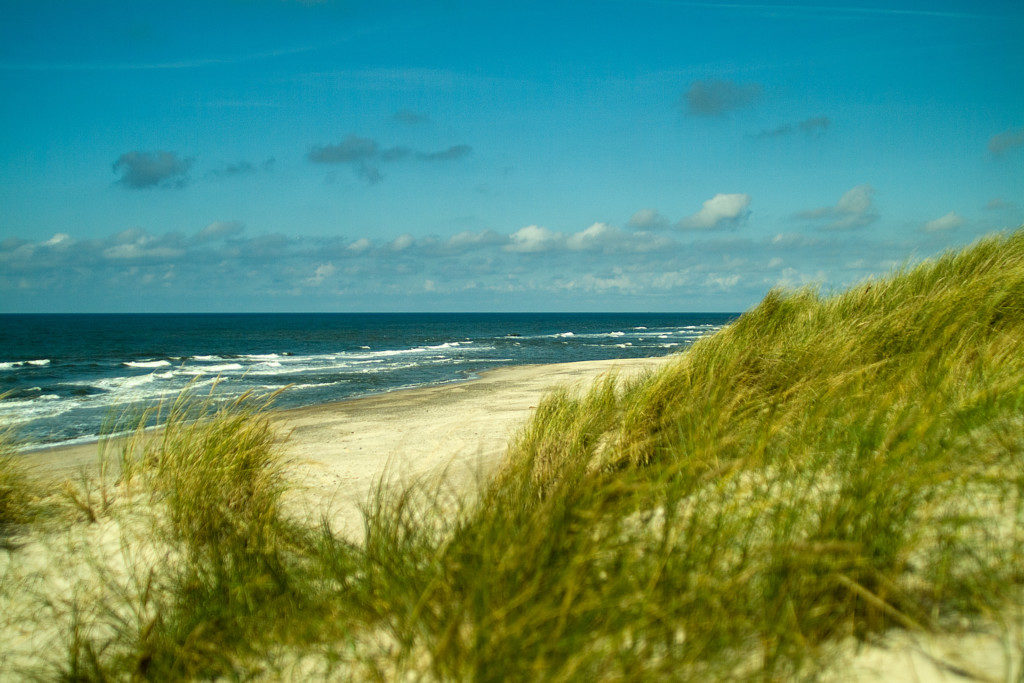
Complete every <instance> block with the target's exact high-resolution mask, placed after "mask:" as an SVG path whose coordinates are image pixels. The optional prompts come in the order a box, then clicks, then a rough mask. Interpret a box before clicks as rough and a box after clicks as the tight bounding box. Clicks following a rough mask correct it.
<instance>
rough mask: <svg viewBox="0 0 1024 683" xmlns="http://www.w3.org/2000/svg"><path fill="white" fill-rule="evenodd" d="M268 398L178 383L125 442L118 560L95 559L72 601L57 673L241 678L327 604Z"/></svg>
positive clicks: (297, 635)
mask: <svg viewBox="0 0 1024 683" xmlns="http://www.w3.org/2000/svg"><path fill="white" fill-rule="evenodd" d="M272 399H273V396H270V397H265V398H255V397H252V396H250V395H246V396H243V397H241V398H240V399H238V400H236V401H234V402H232V403H230V404H228V405H225V406H222V407H219V408H217V407H215V406H214V405H213V403H212V402H211V401H210V400H201V399H197V398H195V397H193V396H190V395H188V394H183V395H182V396H180V397H179V398H178V399H177V400H176V401H175V402H174V403H173V404H172V405H171V406H170V408H169V410H168V411H167V413H166V415H163V416H161V418H162V419H161V422H162V426H161V428H160V430H159V431H158V432H157V433H156V434H154V433H152V432H147V431H146V430H145V429H144V428H143V426H140V427H139V429H138V430H137V431H136V433H135V435H134V437H132V438H130V439H128V440H127V441H126V442H125V443H123V445H122V446H121V458H120V470H121V476H120V481H119V483H118V487H117V488H118V491H119V495H121V496H122V497H123V498H125V499H126V501H127V502H126V503H125V505H124V508H125V510H126V512H124V513H123V516H124V521H122V525H123V526H122V530H121V533H122V540H121V544H122V546H125V547H127V551H126V552H128V553H129V554H130V558H129V562H128V567H127V569H126V571H125V572H121V573H118V572H116V571H112V570H110V569H109V568H105V567H101V568H100V569H99V570H98V573H99V577H98V578H99V582H100V583H101V584H102V589H101V590H100V592H99V597H98V598H97V596H96V594H95V592H94V593H92V594H90V597H89V600H87V601H86V600H80V601H78V602H77V603H75V604H74V605H73V606H72V610H73V611H74V617H75V618H74V619H73V620H72V621H71V623H70V627H69V634H68V637H67V638H66V641H67V642H66V647H67V655H66V657H64V658H63V659H61V660H59V661H58V662H57V666H56V668H57V672H56V673H57V674H58V675H59V676H61V677H65V678H69V679H74V680H89V679H97V680H105V679H108V678H111V677H113V678H120V677H128V678H133V677H142V678H146V679H151V680H168V679H179V678H195V677H199V678H206V677H222V676H227V677H247V676H251V675H253V673H254V672H258V671H261V670H262V668H263V666H264V665H263V663H262V661H261V660H262V658H263V657H264V656H265V654H266V650H267V648H269V647H271V645H272V644H273V645H274V646H283V645H287V644H290V643H292V642H295V641H300V642H302V641H304V640H306V636H305V632H306V631H307V630H308V628H309V624H310V621H311V619H314V618H315V617H317V616H320V617H326V616H327V615H326V614H325V613H324V612H323V610H322V608H321V606H320V605H318V604H317V603H316V602H315V598H316V596H317V595H318V593H319V591H318V590H317V589H315V587H314V586H315V582H314V579H313V578H312V577H311V576H310V574H309V572H308V571H307V570H306V569H305V567H304V564H303V563H304V559H303V556H302V554H301V553H300V552H299V550H300V548H301V547H303V545H304V544H305V541H304V540H303V539H304V537H305V536H306V535H308V533H309V532H308V531H304V530H302V529H301V528H299V527H297V526H296V525H294V524H292V523H291V522H289V521H288V520H287V519H286V517H285V516H284V515H283V513H282V511H281V498H282V495H283V494H284V492H285V490H286V483H285V478H284V471H285V466H286V463H285V461H284V460H283V459H282V457H281V454H280V452H279V445H278V442H277V437H276V436H275V434H274V433H273V431H272V430H271V428H270V425H269V421H268V417H267V406H268V405H269V403H270V401H271V400H272ZM147 421H148V416H146V418H144V419H142V420H141V421H140V425H145V424H146V423H147ZM132 509H135V510H136V511H138V512H139V513H140V514H141V515H142V517H141V520H142V521H143V522H144V526H142V527H141V528H140V518H139V517H138V516H136V517H132V516H131V515H130V512H129V511H130V510H132ZM324 621H325V622H329V619H324ZM316 630H317V633H318V634H319V636H320V637H322V636H323V635H324V633H325V632H330V628H329V627H326V628H325V626H324V625H322V624H318V625H317V628H316Z"/></svg>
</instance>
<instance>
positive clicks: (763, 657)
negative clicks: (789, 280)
mask: <svg viewBox="0 0 1024 683" xmlns="http://www.w3.org/2000/svg"><path fill="white" fill-rule="evenodd" d="M1022 349H1024V231H1018V232H1016V233H1013V234H1010V235H1006V236H998V237H992V238H989V239H986V240H984V241H982V242H980V243H978V244H976V245H974V246H972V247H970V248H968V249H966V250H963V251H961V252H957V253H950V254H946V255H944V256H942V257H940V258H938V259H936V260H934V261H930V262H927V263H924V264H921V265H918V266H915V267H913V268H907V269H905V270H903V271H900V272H898V273H895V274H894V275H892V276H890V277H888V278H885V279H878V280H873V281H869V282H866V283H864V284H862V285H859V286H857V287H854V288H852V289H850V290H848V291H846V292H843V293H840V294H838V295H834V296H822V295H820V294H819V293H817V292H815V291H813V290H800V291H795V292H782V291H773V292H771V293H770V294H769V295H768V296H767V297H766V298H765V299H764V301H763V302H762V303H761V304H760V305H759V306H757V307H755V308H754V309H752V310H751V311H749V312H747V313H746V314H744V315H743V316H742V317H741V318H740V319H739V320H737V321H736V322H735V323H734V324H733V325H731V326H729V327H728V328H726V329H724V330H722V331H721V332H719V333H718V334H716V335H714V336H712V337H709V338H705V339H703V340H701V341H699V342H697V343H696V344H695V345H694V346H693V347H692V348H691V349H689V350H688V351H686V352H685V353H683V354H681V355H680V356H679V357H678V358H676V359H675V360H674V361H673V362H672V363H671V364H669V365H668V366H666V367H665V368H664V369H662V370H661V371H659V372H656V373H653V374H651V375H649V376H646V377H643V378H641V379H639V380H636V381H632V382H628V383H620V382H616V381H615V380H614V378H608V379H606V380H604V381H602V382H599V383H597V384H595V385H594V386H593V387H591V388H590V389H589V390H587V391H583V392H574V391H569V390H564V391H559V392H556V393H554V394H552V395H550V396H548V397H547V398H546V399H545V400H544V402H543V403H542V404H541V405H540V406H538V409H537V412H536V415H535V416H534V418H533V419H532V420H531V421H530V422H529V423H528V424H527V425H526V426H525V427H524V428H523V429H522V430H521V431H520V433H519V434H518V435H517V436H516V438H515V439H514V441H513V443H512V444H510V447H509V452H508V456H507V459H506V461H505V463H504V465H503V467H502V468H501V469H500V471H499V472H498V474H497V475H496V476H495V477H493V478H492V479H491V480H489V481H487V482H484V483H483V484H482V487H481V490H480V491H478V492H461V493H459V492H452V491H449V490H448V489H446V488H445V487H444V486H443V485H438V484H437V483H436V482H435V483H433V484H428V483H420V484H417V485H406V486H404V487H394V486H390V487H389V486H385V485H383V484H382V485H381V486H380V487H379V488H378V489H377V490H376V492H375V494H374V495H373V496H372V497H371V500H370V502H369V503H368V504H367V507H366V509H365V515H364V518H365V538H364V540H363V542H362V543H359V544H355V543H352V542H349V541H346V540H344V539H342V538H340V537H338V536H337V535H336V534H334V533H333V532H332V530H331V529H330V527H329V526H328V525H327V524H326V523H324V524H323V525H322V526H320V527H310V526H309V525H308V524H305V523H300V522H298V521H296V520H293V519H290V518H289V517H288V516H287V515H286V514H285V512H284V506H283V505H282V497H283V496H284V495H285V494H286V493H287V490H288V480H287V476H286V468H285V467H286V463H284V462H283V460H282V458H281V455H280V452H279V450H278V443H277V441H276V440H275V438H274V435H273V433H272V431H271V429H270V427H269V424H268V422H267V417H266V413H265V407H266V406H265V404H264V403H261V401H260V400H258V399H254V398H253V397H243V399H241V400H239V401H238V402H236V403H234V404H232V405H230V406H226V407H223V408H219V409H216V408H214V407H212V406H211V405H209V404H207V403H203V402H202V401H199V402H196V401H195V400H194V399H188V398H183V399H181V400H180V401H179V402H177V403H175V404H174V405H173V406H172V407H171V408H170V409H169V411H168V414H167V417H166V420H165V426H164V427H163V429H162V430H161V431H160V432H159V436H156V437H154V436H152V435H146V434H145V433H144V432H141V431H140V432H139V436H138V437H137V438H136V439H133V440H131V441H129V443H128V444H127V445H126V446H125V448H124V450H123V452H122V465H121V472H122V474H121V481H120V483H119V484H118V487H119V491H120V492H121V494H120V495H122V496H124V497H126V499H127V498H130V499H132V500H134V501H136V504H137V505H146V506H147V507H148V509H151V510H154V511H155V512H154V515H153V517H152V528H151V530H150V535H149V539H150V547H149V548H148V549H146V550H145V551H143V550H139V551H138V552H137V556H136V561H135V563H134V564H133V565H132V568H131V570H130V571H129V572H128V573H127V575H118V574H117V573H115V572H108V573H107V574H105V575H104V582H105V583H104V589H103V590H102V591H101V595H100V597H99V598H96V597H95V596H93V597H90V598H89V599H88V600H87V601H80V602H79V603H76V604H75V609H76V610H78V611H77V612H75V616H76V618H75V619H73V620H71V621H70V622H69V623H70V624H71V627H69V629H68V633H67V635H66V637H65V639H64V645H65V653H64V655H62V656H61V657H60V658H59V659H58V661H57V663H56V664H55V667H54V668H51V669H49V670H48V671H49V673H50V674H57V675H59V676H61V677H64V678H69V679H71V678H73V679H76V680H92V679H97V680H98V679H107V678H118V679H120V678H144V679H160V680H164V679H168V678H207V677H228V678H249V677H258V676H261V675H262V676H267V677H271V678H273V677H281V676H286V675H287V676H292V677H299V676H326V675H336V676H340V677H342V678H366V677H377V678H380V679H393V678H396V677H399V676H401V675H411V676H412V677H414V678H427V679H441V680H499V679H500V680H523V679H529V680H536V679H551V680H564V679H570V680H576V679H590V678H593V679H601V680H607V679H638V680H639V679H652V678H655V679H657V678H670V679H673V680H677V679H678V680H708V679H730V680H731V679H744V678H758V679H765V678H768V679H775V678H788V677H813V676H815V675H817V674H818V673H820V672H821V671H822V670H823V669H824V668H827V667H828V666H829V665H830V664H831V663H833V659H832V655H831V653H832V652H833V649H834V648H835V646H837V645H838V644H840V643H843V642H846V641H848V640H850V639H857V640H861V641H863V640H871V639H872V638H874V637H876V636H878V635H880V634H884V633H886V632H887V631H890V630H892V629H901V630H903V631H909V632H913V633H921V634H925V633H928V632H934V631H939V632H945V633H956V632H962V631H965V630H971V629H978V628H992V627H993V625H996V626H998V625H999V624H1000V623H1001V621H1002V620H1004V619H1008V618H1009V617H1008V615H1013V614H1016V613H1018V612H1019V610H1020V609H1021V607H1022V600H1021V595H1022V593H1021V588H1022V584H1024V351H1022ZM1015 637H1016V638H1018V640H1010V641H1008V644H1007V648H1008V650H1009V652H1008V655H1009V659H1008V661H1010V662H1013V661H1017V660H1015V659H1014V658H1015V657H1016V658H1017V659H1019V657H1020V654H1021V653H1022V652H1024V642H1019V636H1015ZM1009 666H1010V668H1012V666H1016V665H1009ZM285 672H287V673H285ZM1007 675H1010V672H1009V671H1008V672H1007Z"/></svg>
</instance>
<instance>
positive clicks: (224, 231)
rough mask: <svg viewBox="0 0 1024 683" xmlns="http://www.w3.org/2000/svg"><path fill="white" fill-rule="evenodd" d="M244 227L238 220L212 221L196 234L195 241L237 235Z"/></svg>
mask: <svg viewBox="0 0 1024 683" xmlns="http://www.w3.org/2000/svg"><path fill="white" fill-rule="evenodd" d="M244 229H245V226H244V225H242V224H241V223H240V222H238V221H214V222H213V223H210V224H209V225H207V226H206V227H205V228H203V229H202V230H200V231H199V232H198V233H197V234H196V241H197V242H206V241H209V240H216V239H221V238H224V237H230V236H231V235H237V234H238V233H240V232H242V230H244Z"/></svg>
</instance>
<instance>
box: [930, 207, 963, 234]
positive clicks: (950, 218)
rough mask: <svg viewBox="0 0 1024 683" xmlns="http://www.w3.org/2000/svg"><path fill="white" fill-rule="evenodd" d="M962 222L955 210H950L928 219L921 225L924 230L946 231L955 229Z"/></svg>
mask: <svg viewBox="0 0 1024 683" xmlns="http://www.w3.org/2000/svg"><path fill="white" fill-rule="evenodd" d="M963 224H964V219H963V217H962V216H961V215H960V214H958V213H957V212H956V211H950V212H949V213H947V214H946V215H945V216H941V217H939V218H936V219H934V220H930V221H928V222H927V223H925V224H924V225H922V226H921V229H922V230H924V231H925V232H947V231H949V230H955V229H956V228H959V227H960V226H961V225H963Z"/></svg>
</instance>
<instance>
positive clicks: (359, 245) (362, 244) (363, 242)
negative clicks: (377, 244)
mask: <svg viewBox="0 0 1024 683" xmlns="http://www.w3.org/2000/svg"><path fill="white" fill-rule="evenodd" d="M372 247H373V243H372V242H370V240H368V239H367V238H365V237H360V238H359V239H357V240H356V241H355V242H352V243H351V244H349V245H348V246H347V247H345V248H346V249H348V250H349V251H351V252H353V253H355V254H362V253H363V252H366V251H369V250H370V249H371V248H372Z"/></svg>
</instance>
